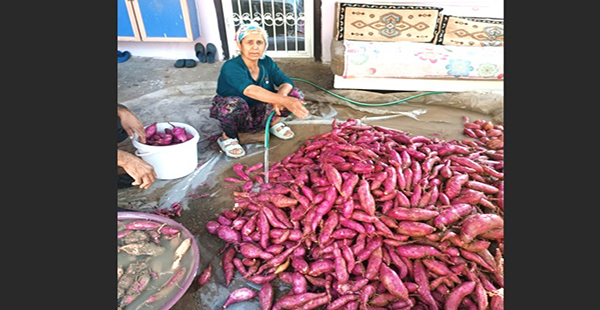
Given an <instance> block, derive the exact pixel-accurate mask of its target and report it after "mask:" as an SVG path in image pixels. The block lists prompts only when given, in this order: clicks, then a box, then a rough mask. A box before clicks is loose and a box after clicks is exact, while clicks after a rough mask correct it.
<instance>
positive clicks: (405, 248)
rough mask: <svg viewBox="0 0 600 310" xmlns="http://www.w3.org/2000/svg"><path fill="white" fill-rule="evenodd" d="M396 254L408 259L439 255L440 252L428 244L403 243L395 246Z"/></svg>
mask: <svg viewBox="0 0 600 310" xmlns="http://www.w3.org/2000/svg"><path fill="white" fill-rule="evenodd" d="M396 252H398V255H400V256H401V257H405V258H410V259H418V258H424V257H427V256H440V255H442V252H440V251H439V250H438V249H436V248H435V247H433V246H430V245H423V244H404V245H400V246H398V247H397V248H396Z"/></svg>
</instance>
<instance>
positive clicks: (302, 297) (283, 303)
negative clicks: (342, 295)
mask: <svg viewBox="0 0 600 310" xmlns="http://www.w3.org/2000/svg"><path fill="white" fill-rule="evenodd" d="M320 297H327V293H326V292H323V293H311V292H309V293H303V294H288V295H285V296H283V297H281V298H279V299H278V300H277V301H276V302H275V304H274V305H273V309H298V308H299V307H301V306H302V305H304V304H305V303H307V302H308V301H309V300H313V299H317V298H320Z"/></svg>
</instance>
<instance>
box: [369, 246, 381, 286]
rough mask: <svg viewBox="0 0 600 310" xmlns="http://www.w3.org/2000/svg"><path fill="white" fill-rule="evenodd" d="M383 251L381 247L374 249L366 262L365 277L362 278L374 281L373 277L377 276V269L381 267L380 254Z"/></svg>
mask: <svg viewBox="0 0 600 310" xmlns="http://www.w3.org/2000/svg"><path fill="white" fill-rule="evenodd" d="M382 253H383V251H382V250H381V247H378V248H376V249H375V250H374V251H373V252H372V253H371V255H370V256H369V259H368V260H367V267H366V269H365V275H364V277H365V278H367V279H369V280H374V279H375V277H376V276H377V274H378V273H379V267H380V266H381V265H382V263H381V262H382V261H383V259H382V257H383V256H382V255H383V254H382Z"/></svg>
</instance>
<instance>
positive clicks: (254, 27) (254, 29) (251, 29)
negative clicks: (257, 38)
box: [235, 21, 269, 59]
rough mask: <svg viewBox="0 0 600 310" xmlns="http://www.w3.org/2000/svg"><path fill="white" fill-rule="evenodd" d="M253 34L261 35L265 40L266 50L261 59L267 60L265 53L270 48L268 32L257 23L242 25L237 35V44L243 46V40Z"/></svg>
mask: <svg viewBox="0 0 600 310" xmlns="http://www.w3.org/2000/svg"><path fill="white" fill-rule="evenodd" d="M253 33H260V34H261V35H262V37H263V39H264V40H265V50H264V52H263V55H262V56H261V57H260V58H261V59H263V58H265V53H266V52H267V47H269V41H268V40H267V39H268V38H269V34H268V33H267V31H266V30H265V29H264V28H263V27H261V26H260V25H259V24H258V23H257V22H254V21H253V22H250V23H249V24H241V25H240V27H239V28H238V30H237V31H236V33H235V42H237V43H240V44H242V39H243V38H244V37H245V36H246V35H248V34H253Z"/></svg>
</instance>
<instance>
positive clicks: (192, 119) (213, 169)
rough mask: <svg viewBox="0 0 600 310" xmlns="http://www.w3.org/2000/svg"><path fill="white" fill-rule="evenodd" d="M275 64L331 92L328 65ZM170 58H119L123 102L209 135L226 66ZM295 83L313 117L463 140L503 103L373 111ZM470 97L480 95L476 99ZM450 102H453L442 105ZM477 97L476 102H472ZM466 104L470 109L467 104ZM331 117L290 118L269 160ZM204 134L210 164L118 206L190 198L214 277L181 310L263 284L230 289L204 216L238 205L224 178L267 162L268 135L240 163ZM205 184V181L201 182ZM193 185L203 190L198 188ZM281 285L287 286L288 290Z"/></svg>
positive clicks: (127, 195)
mask: <svg viewBox="0 0 600 310" xmlns="http://www.w3.org/2000/svg"><path fill="white" fill-rule="evenodd" d="M277 62H278V63H279V65H280V67H281V68H282V70H283V71H284V72H286V74H287V75H288V76H290V77H298V78H302V79H306V80H309V81H311V82H313V83H315V84H317V85H319V86H321V87H323V88H325V89H332V81H333V75H332V74H331V71H330V69H329V66H328V65H325V64H321V63H317V62H313V61H309V60H302V59H300V60H298V59H292V60H288V59H286V60H277ZM172 63H173V61H170V60H157V59H147V58H140V57H132V58H131V59H130V60H128V61H127V62H125V63H120V64H119V67H118V99H119V102H120V103H123V104H125V105H127V106H129V107H130V108H132V110H133V111H134V112H136V113H137V114H138V116H139V117H140V118H141V120H142V121H143V122H144V123H145V124H149V122H153V121H156V120H160V119H161V118H168V119H169V120H172V121H181V120H182V121H184V122H186V123H189V124H191V125H193V126H194V127H196V128H201V130H199V131H201V135H202V132H204V133H206V134H207V135H208V134H212V133H216V132H218V128H215V123H214V122H211V120H210V119H207V118H206V117H202V115H206V112H207V108H208V107H209V104H210V98H211V97H212V96H213V95H214V91H215V89H216V80H217V77H218V71H219V69H220V66H221V64H222V63H214V64H200V63H199V64H198V65H197V67H195V68H180V69H178V68H174V67H173V64H172ZM297 86H298V87H300V88H301V89H303V90H304V91H305V94H306V95H307V101H311V103H310V104H309V105H311V106H313V109H312V110H311V112H312V111H315V114H318V113H319V111H320V112H321V114H320V115H321V116H323V115H325V116H327V115H330V114H331V113H329V112H331V110H328V109H331V108H332V109H333V110H335V115H336V117H337V118H339V119H341V120H345V119H347V118H366V119H365V120H366V122H367V123H369V124H373V125H380V126H385V127H389V128H394V129H398V130H402V131H406V132H409V133H411V134H412V135H424V136H428V137H437V138H439V139H442V140H452V139H464V136H463V135H462V121H463V117H465V116H467V117H469V118H470V119H472V120H475V119H479V118H481V119H486V120H494V119H496V120H497V119H498V118H499V117H501V116H502V103H501V102H500V103H499V106H497V107H496V106H495V105H498V100H497V97H495V96H489V95H485V94H483V95H477V94H476V95H473V96H464V98H463V97H461V96H460V95H459V96H455V95H451V94H447V95H433V96H429V98H428V99H424V98H425V97H422V98H421V99H419V100H414V102H413V101H411V102H407V103H405V104H402V105H396V106H393V107H386V108H382V109H376V110H369V111H371V112H374V113H370V112H367V111H366V108H364V107H357V106H351V105H349V104H341V103H343V102H340V101H339V100H333V99H332V97H331V96H329V95H327V94H325V93H324V92H322V91H320V90H319V89H317V88H315V87H313V86H310V85H307V84H306V83H301V82H299V83H297ZM338 93H340V94H343V95H345V96H349V97H351V96H354V99H355V100H357V101H361V102H365V101H369V100H374V101H375V102H389V101H392V100H397V99H398V98H401V97H402V94H395V96H394V94H381V93H373V92H360V91H338ZM478 96H479V97H478ZM405 97H406V96H405ZM473 97H475V98H476V99H475V100H473ZM465 98H466V99H465ZM477 98H481V100H480V102H481V104H477V101H478V100H477ZM490 98H491V99H490ZM309 99H310V100H309ZM377 100H380V101H377ZM445 101H449V102H450V101H451V102H452V103H453V104H444V102H445ZM473 101H476V102H475V103H473ZM440 103H442V104H440ZM163 106H164V107H163ZM464 106H468V107H469V108H471V109H465V108H463V107H464ZM166 109H170V110H169V112H165V111H166ZM361 109H362V110H361ZM317 110H318V111H317ZM423 110H424V111H426V112H425V113H423V114H420V115H416V116H415V114H411V115H413V116H414V118H413V117H410V116H403V115H399V116H397V117H393V116H394V114H390V113H396V115H398V113H403V112H404V113H409V114H410V113H413V112H414V111H423ZM384 112H385V113H384ZM417 114H419V113H417ZM385 117H388V118H385ZM390 117H391V118H390ZM174 118H176V119H174ZM378 118H379V119H378ZM331 121H332V119H331V118H326V117H320V118H318V117H317V118H315V119H314V121H313V123H312V124H301V123H294V121H292V122H290V123H291V127H292V129H293V130H294V132H295V133H296V137H295V138H294V139H292V140H286V141H284V140H280V139H277V138H274V137H273V138H272V139H270V147H269V154H268V156H269V162H271V163H274V162H277V161H280V160H281V159H283V157H285V156H287V155H288V154H290V153H291V152H293V151H295V150H296V149H297V148H298V147H299V146H300V145H301V144H302V143H304V141H305V140H306V139H308V138H310V137H312V136H315V135H318V134H321V133H324V132H327V131H329V130H331ZM203 138H204V139H203V140H202V142H201V143H199V162H207V164H206V165H205V166H204V167H203V168H198V169H200V170H198V171H195V172H194V173H192V174H191V175H190V176H188V177H184V178H183V180H173V181H158V182H157V183H155V185H153V187H151V188H150V189H149V190H146V191H143V190H140V189H138V188H129V189H122V190H118V192H117V195H118V204H119V207H123V208H127V209H132V210H139V211H146V212H148V211H150V210H151V207H153V206H158V207H161V206H162V207H164V206H167V205H168V204H169V203H170V202H171V201H173V199H175V198H177V199H175V200H178V199H179V198H181V197H185V198H183V199H182V200H181V201H183V202H184V203H185V208H184V210H183V211H182V214H181V216H180V217H176V218H174V220H176V221H177V222H179V223H181V224H183V226H185V227H186V228H187V229H188V230H189V231H190V232H191V233H192V234H193V235H194V236H195V237H196V241H197V243H198V246H199V248H200V253H201V255H200V256H201V258H200V268H199V270H198V274H199V273H200V272H201V271H202V270H203V269H204V268H206V266H207V265H208V264H211V265H212V270H213V279H212V280H211V281H210V282H209V283H208V284H207V285H205V286H203V287H201V288H200V287H198V285H197V283H195V282H194V283H193V284H192V285H191V287H190V288H188V290H187V291H186V293H185V294H184V296H183V297H182V298H181V299H180V300H179V301H178V302H177V303H176V304H175V305H174V306H173V308H172V309H176V310H196V309H210V310H214V309H219V308H220V306H221V305H222V304H223V302H224V301H225V299H226V297H227V295H228V293H229V292H230V291H232V290H234V289H236V288H240V287H253V288H256V289H259V286H257V285H254V284H251V283H248V282H246V281H244V280H243V279H241V277H240V275H239V274H237V273H236V276H235V278H234V280H233V282H232V283H231V284H230V286H229V287H225V285H224V277H223V273H222V271H221V266H220V259H221V257H220V255H218V252H219V251H220V250H221V249H222V247H223V246H224V245H225V242H224V241H222V240H220V239H219V238H217V237H216V236H214V235H211V234H209V233H208V232H207V231H206V229H205V228H204V227H205V224H206V222H207V221H209V220H214V219H215V218H216V216H217V215H218V214H220V212H221V211H223V210H226V209H231V208H233V201H232V194H233V191H234V190H235V189H234V188H231V187H229V186H230V184H228V183H226V182H224V181H223V179H224V178H225V177H229V176H235V175H234V173H233V172H232V170H231V166H232V165H233V164H234V163H236V162H240V163H242V164H244V165H247V166H250V165H254V164H257V163H261V162H263V161H264V155H265V153H264V147H263V142H262V141H261V140H263V139H264V133H257V134H255V135H252V136H248V140H246V141H242V143H243V144H245V146H246V147H247V152H248V155H247V156H246V157H244V158H242V159H239V160H233V159H231V158H227V157H226V156H225V155H224V154H223V153H222V152H219V150H218V147H217V146H216V145H215V144H214V143H212V144H211V143H210V139H208V138H206V137H203ZM242 140H243V139H242ZM246 143H248V144H246ZM126 144H127V142H126V143H125V145H122V146H120V147H123V148H129V149H130V150H133V149H132V148H131V145H126ZM186 182H187V183H186ZM184 183H186V184H184ZM204 183H206V184H204ZM200 184H203V185H206V186H198V185H200ZM196 188H199V190H197V191H196V190H195V189H196ZM190 192H194V193H195V194H198V195H203V194H208V195H209V196H208V197H202V198H197V199H195V198H190V197H189V196H187V194H189V193H190ZM184 194H185V195H184ZM169 199H171V200H169ZM165 201H166V202H165ZM161 204H162V205H161ZM274 284H276V285H279V284H280V283H276V282H275V283H274ZM277 287H279V286H277ZM280 288H281V289H284V287H280ZM276 291H277V295H276V297H277V296H279V295H280V294H283V293H282V292H281V290H276ZM228 309H232V310H235V309H259V306H258V302H257V301H252V302H243V303H238V304H233V305H231V306H230V307H228Z"/></svg>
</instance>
